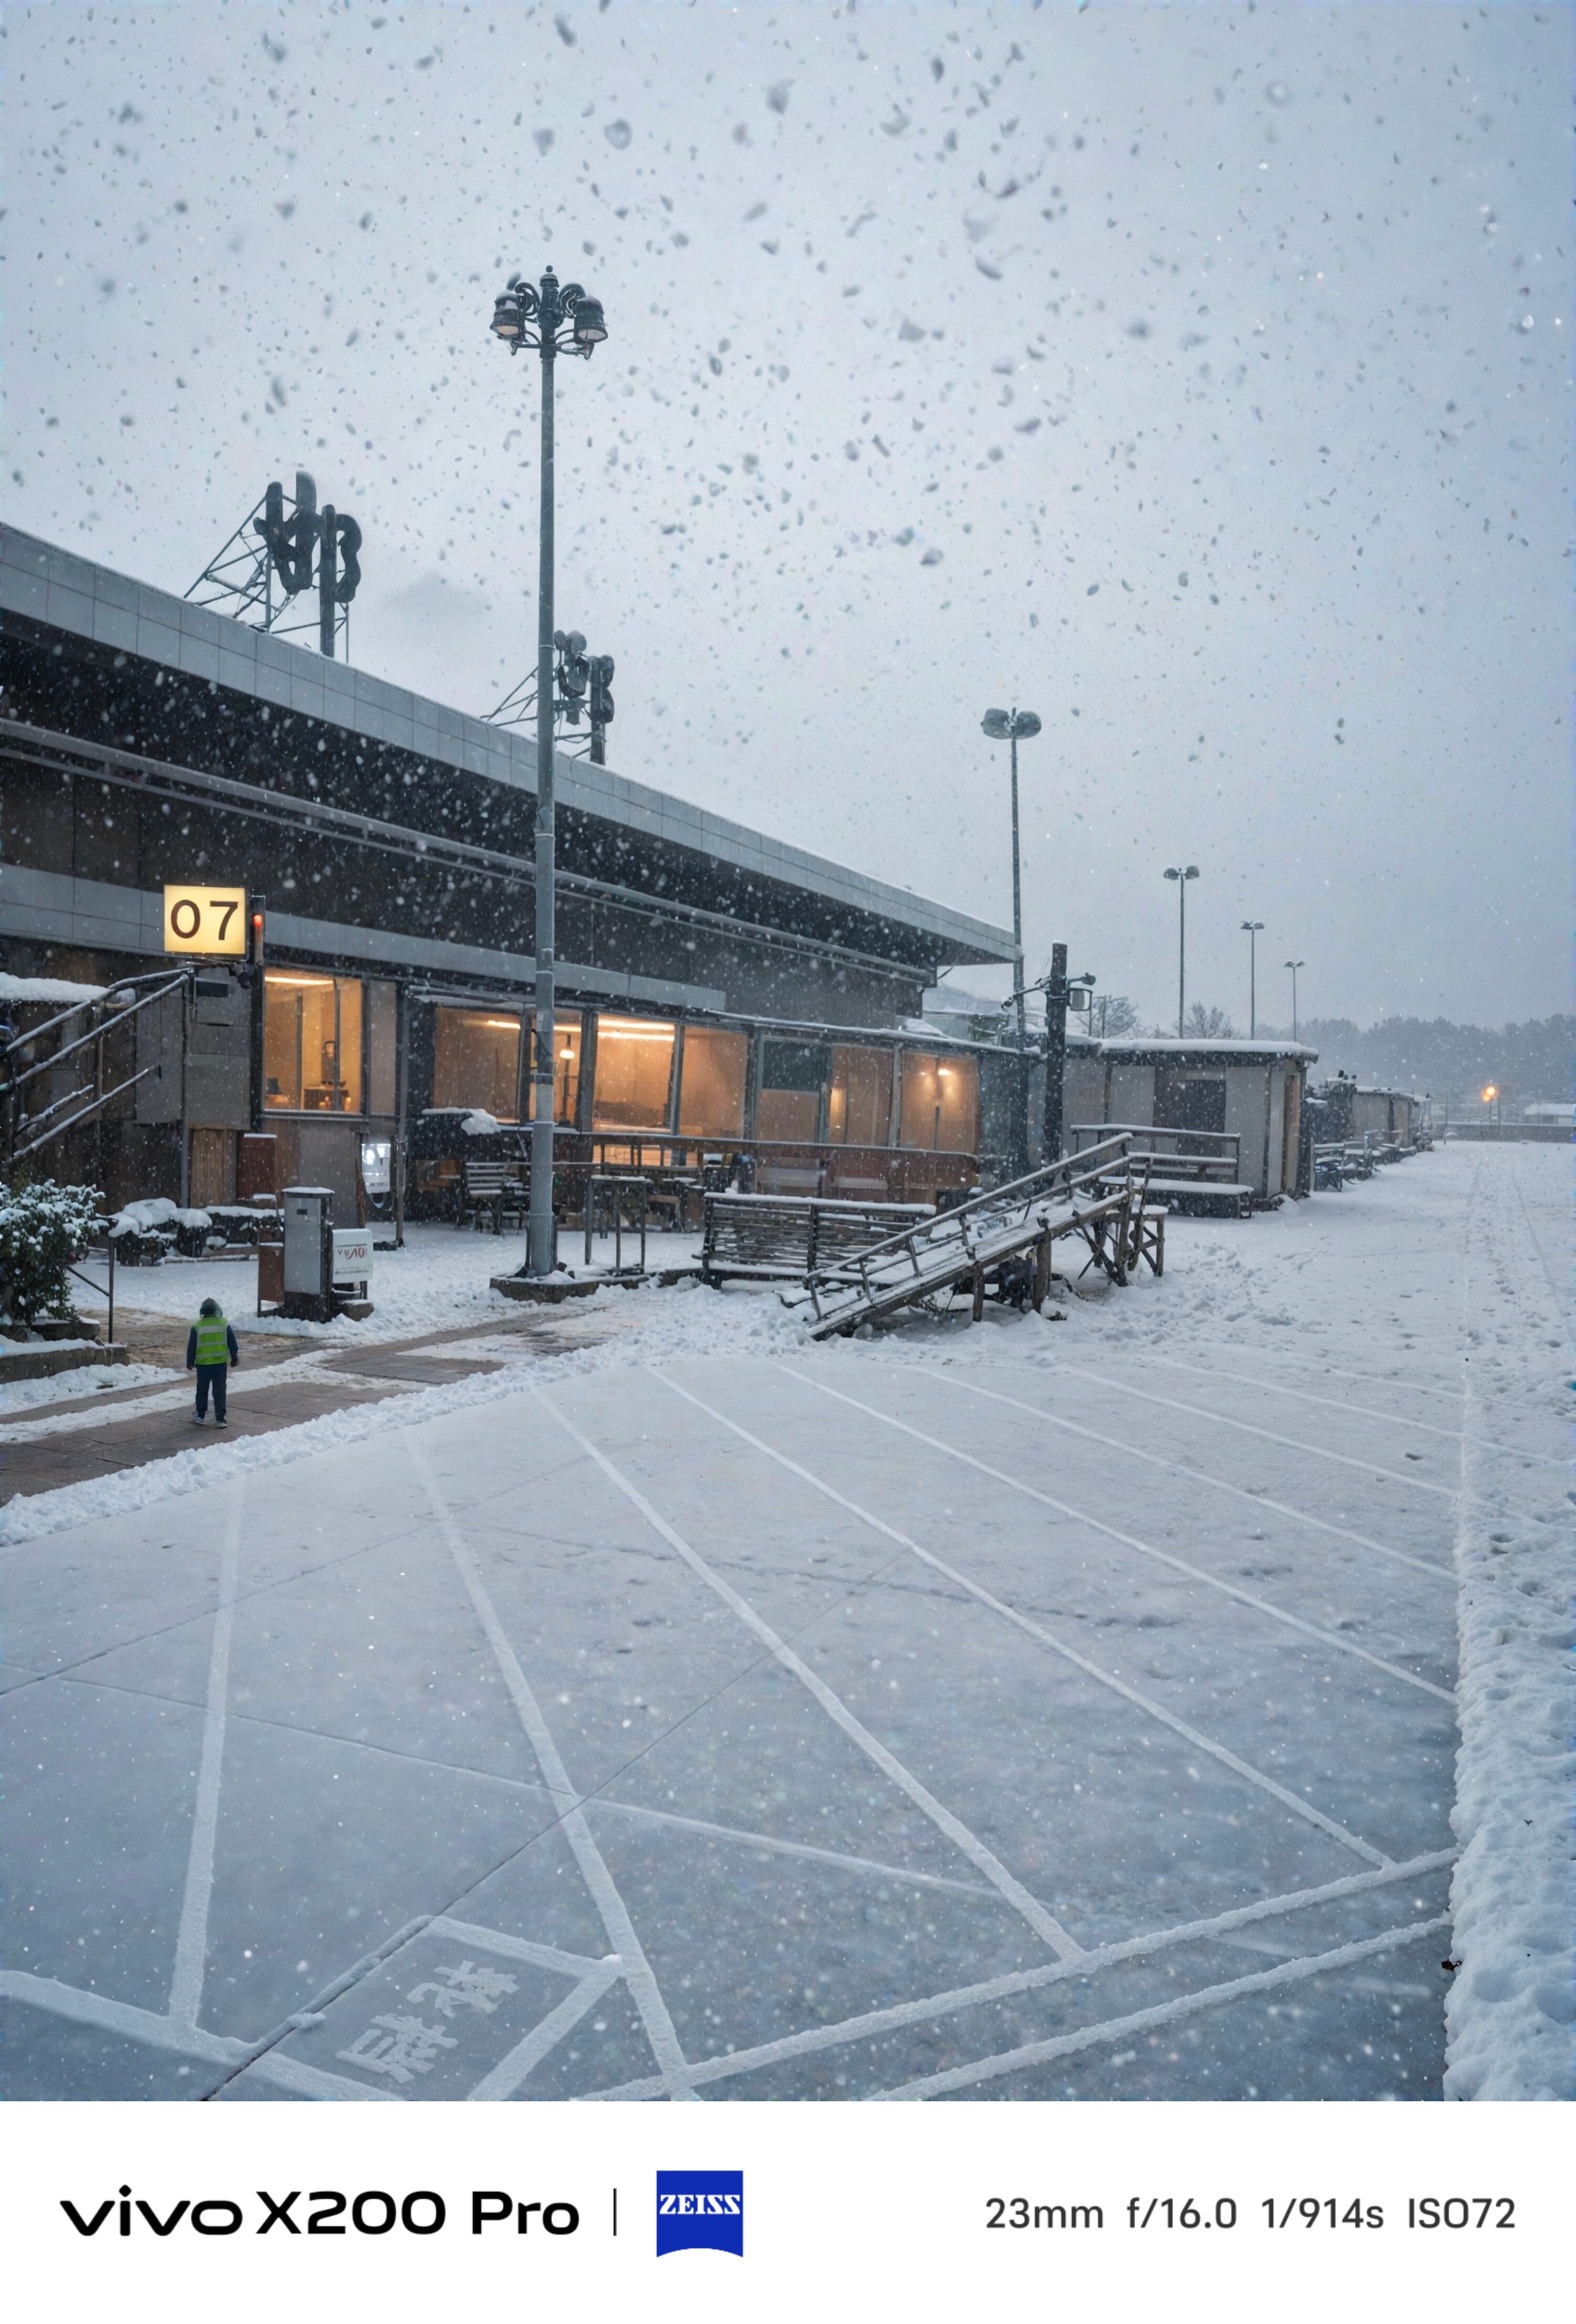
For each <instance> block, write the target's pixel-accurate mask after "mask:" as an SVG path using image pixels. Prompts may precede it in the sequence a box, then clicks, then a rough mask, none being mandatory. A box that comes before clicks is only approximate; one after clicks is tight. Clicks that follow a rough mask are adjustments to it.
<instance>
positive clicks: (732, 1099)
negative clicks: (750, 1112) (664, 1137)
mask: <svg viewBox="0 0 1576 2324" xmlns="http://www.w3.org/2000/svg"><path fill="white" fill-rule="evenodd" d="M748 1056H749V1042H748V1039H747V1038H746V1037H745V1035H744V1034H742V1033H723V1032H720V1031H719V1030H718V1029H717V1028H715V1027H714V1026H710V1025H687V1026H686V1028H685V1031H684V1063H683V1065H682V1066H681V1068H680V1085H679V1096H678V1127H679V1129H680V1130H682V1131H683V1132H684V1135H685V1136H686V1137H687V1138H742V1137H743V1135H744V1068H745V1065H746V1062H747V1059H748Z"/></svg>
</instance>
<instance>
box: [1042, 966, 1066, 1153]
mask: <svg viewBox="0 0 1576 2324" xmlns="http://www.w3.org/2000/svg"><path fill="white" fill-rule="evenodd" d="M1066 1069H1067V947H1066V945H1064V944H1059V945H1052V946H1051V973H1050V979H1049V982H1047V983H1046V1110H1045V1148H1046V1151H1045V1160H1046V1166H1047V1167H1049V1165H1050V1164H1051V1163H1053V1162H1059V1161H1060V1160H1061V1158H1062V1129H1063V1123H1062V1093H1063V1085H1064V1081H1065V1077H1066Z"/></svg>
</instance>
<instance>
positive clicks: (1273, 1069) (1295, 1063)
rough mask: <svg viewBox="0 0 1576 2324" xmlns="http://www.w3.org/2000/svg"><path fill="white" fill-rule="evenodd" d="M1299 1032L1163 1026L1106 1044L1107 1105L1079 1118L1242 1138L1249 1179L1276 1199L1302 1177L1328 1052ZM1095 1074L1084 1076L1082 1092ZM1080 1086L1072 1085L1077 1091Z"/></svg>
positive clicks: (1242, 1178) (1242, 1171)
mask: <svg viewBox="0 0 1576 2324" xmlns="http://www.w3.org/2000/svg"><path fill="white" fill-rule="evenodd" d="M1318 1054H1319V1053H1318V1051H1317V1050H1316V1049H1308V1048H1304V1047H1302V1046H1301V1044H1300V1043H1297V1042H1295V1041H1185V1040H1182V1041H1179V1040H1174V1039H1168V1038H1163V1037H1160V1036H1158V1035H1156V1036H1152V1037H1147V1038H1146V1037H1142V1036H1131V1037H1122V1038H1120V1039H1115V1040H1109V1041H1102V1042H1101V1045H1100V1068H1101V1070H1100V1074H1099V1094H1100V1111H1098V1112H1097V1113H1095V1112H1088V1113H1084V1112H1074V1111H1072V1109H1071V1107H1069V1111H1068V1120H1069V1122H1081V1123H1093V1122H1101V1123H1106V1122H1109V1123H1111V1125H1112V1126H1113V1127H1115V1126H1117V1125H1119V1124H1127V1125H1129V1126H1130V1127H1132V1128H1134V1129H1143V1130H1149V1129H1154V1130H1193V1131H1201V1132H1205V1133H1209V1134H1211V1135H1212V1136H1214V1137H1217V1138H1221V1139H1234V1140H1235V1150H1236V1157H1237V1170H1238V1179H1239V1183H1240V1184H1241V1185H1246V1186H1249V1187H1251V1189H1252V1190H1253V1193H1254V1194H1255V1195H1256V1196H1257V1197H1258V1198H1259V1199H1261V1200H1265V1199H1268V1198H1270V1197H1273V1196H1276V1195H1279V1194H1304V1193H1306V1192H1307V1189H1306V1187H1305V1186H1304V1185H1301V1184H1300V1172H1299V1148H1300V1145H1301V1136H1300V1133H1301V1130H1302V1114H1303V1093H1304V1087H1305V1084H1306V1082H1307V1074H1308V1067H1309V1066H1310V1065H1312V1064H1313V1062H1314V1060H1315V1059H1316V1058H1317V1056H1318ZM1091 1079H1092V1077H1091V1076H1090V1074H1089V1072H1088V1068H1087V1067H1084V1068H1083V1070H1082V1071H1081V1073H1080V1077H1079V1096H1080V1100H1081V1101H1082V1100H1083V1097H1084V1093H1085V1090H1086V1088H1087V1089H1088V1093H1089V1094H1090V1095H1092V1094H1093V1091H1092V1088H1089V1084H1090V1081H1091ZM1069 1094H1071V1092H1070V1093H1069Z"/></svg>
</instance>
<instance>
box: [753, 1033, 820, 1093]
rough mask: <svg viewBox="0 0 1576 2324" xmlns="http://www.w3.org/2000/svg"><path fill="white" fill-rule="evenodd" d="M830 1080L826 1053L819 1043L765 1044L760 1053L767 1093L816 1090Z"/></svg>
mask: <svg viewBox="0 0 1576 2324" xmlns="http://www.w3.org/2000/svg"><path fill="white" fill-rule="evenodd" d="M825 1078H826V1052H825V1049H824V1048H822V1047H821V1046H820V1044H819V1042H816V1041H765V1042H763V1043H762V1044H761V1051H760V1086H761V1088H762V1089H763V1090H813V1091H814V1092H815V1093H816V1096H817V1097H819V1095H820V1094H821V1084H822V1083H823V1082H824V1081H825Z"/></svg>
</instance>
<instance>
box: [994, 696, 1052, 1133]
mask: <svg viewBox="0 0 1576 2324" xmlns="http://www.w3.org/2000/svg"><path fill="white" fill-rule="evenodd" d="M980 724H981V725H982V728H983V729H984V731H985V733H987V734H989V736H990V737H991V741H992V742H1009V743H1010V744H1011V746H1012V992H1013V999H1014V1001H1015V1003H1016V1005H1017V1015H1018V1083H1019V1088H1018V1168H1019V1169H1020V1170H1027V1169H1028V1019H1027V1017H1026V1015H1025V1011H1024V991H1023V875H1022V871H1021V867H1020V864H1019V860H1018V738H1019V737H1020V736H1021V737H1022V739H1023V740H1024V741H1025V742H1028V740H1029V738H1030V737H1031V736H1032V735H1035V734H1037V733H1039V731H1040V722H1039V720H1038V718H1037V716H1036V715H1035V713H1034V712H1033V711H1032V710H987V711H986V713H985V715H984V716H983V718H982V720H981V721H980Z"/></svg>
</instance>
